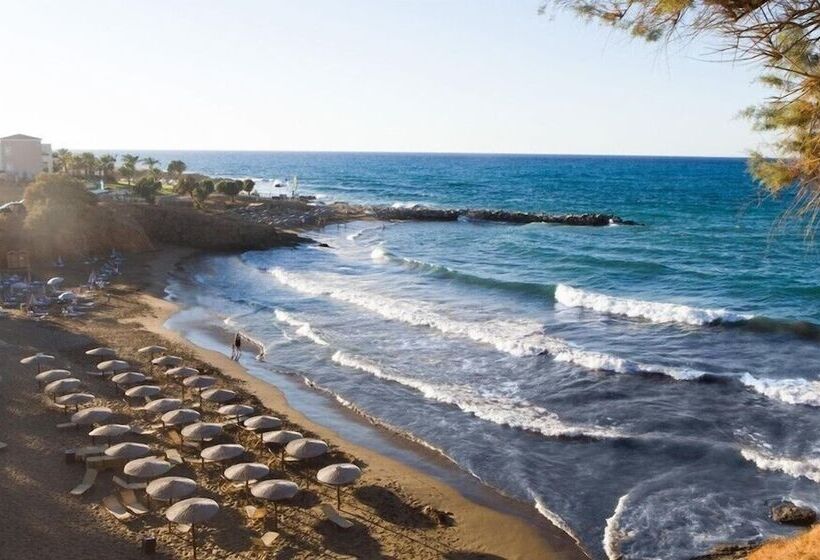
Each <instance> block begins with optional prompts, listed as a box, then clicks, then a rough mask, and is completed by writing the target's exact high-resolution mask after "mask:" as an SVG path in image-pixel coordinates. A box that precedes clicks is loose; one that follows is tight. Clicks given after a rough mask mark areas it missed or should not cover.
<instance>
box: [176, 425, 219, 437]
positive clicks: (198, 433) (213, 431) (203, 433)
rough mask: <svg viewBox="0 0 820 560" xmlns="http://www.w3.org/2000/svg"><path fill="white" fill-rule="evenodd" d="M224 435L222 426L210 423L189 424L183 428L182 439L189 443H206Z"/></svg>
mask: <svg viewBox="0 0 820 560" xmlns="http://www.w3.org/2000/svg"><path fill="white" fill-rule="evenodd" d="M221 433H222V426H221V425H220V424H211V423H208V422H196V423H195V424H189V425H188V426H185V427H184V428H182V431H181V432H180V434H181V435H182V439H183V440H185V439H187V440H189V441H206V440H209V439H213V438H215V437H216V436H218V435H219V434H221Z"/></svg>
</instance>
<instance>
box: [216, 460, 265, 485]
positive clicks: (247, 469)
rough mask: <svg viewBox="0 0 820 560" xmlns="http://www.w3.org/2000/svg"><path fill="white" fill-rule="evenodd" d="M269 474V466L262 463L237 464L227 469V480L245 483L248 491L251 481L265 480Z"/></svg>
mask: <svg viewBox="0 0 820 560" xmlns="http://www.w3.org/2000/svg"><path fill="white" fill-rule="evenodd" d="M269 473H270V469H269V468H268V466H267V465H263V464H262V463H237V464H236V465H231V466H230V467H228V468H227V469H225V478H227V479H228V480H233V481H235V482H244V483H245V490H246V491H247V490H248V489H249V485H250V482H251V480H259V479H261V478H265V477H266V476H268V474H269Z"/></svg>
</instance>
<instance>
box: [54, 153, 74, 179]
mask: <svg viewBox="0 0 820 560" xmlns="http://www.w3.org/2000/svg"><path fill="white" fill-rule="evenodd" d="M54 160H55V161H56V162H57V169H55V171H59V172H62V173H66V174H68V173H69V172H70V171H71V165H72V163H73V160H74V154H72V153H71V151H70V150H66V149H65V148H60V149H59V150H57V151H56V152H54Z"/></svg>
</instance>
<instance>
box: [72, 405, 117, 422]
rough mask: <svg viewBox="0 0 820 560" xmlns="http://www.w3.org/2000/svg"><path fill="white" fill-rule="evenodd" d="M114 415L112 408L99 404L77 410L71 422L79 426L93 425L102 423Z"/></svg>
mask: <svg viewBox="0 0 820 560" xmlns="http://www.w3.org/2000/svg"><path fill="white" fill-rule="evenodd" d="M113 415H114V412H113V411H112V410H111V409H110V408H107V407H104V406H98V407H92V408H86V409H84V410H81V411H79V412H75V413H74V414H73V415H72V416H71V422H72V423H74V424H77V425H78V426H91V425H92V424H102V423H103V422H105V421H107V420H108V419H109V418H111V417H112V416H113Z"/></svg>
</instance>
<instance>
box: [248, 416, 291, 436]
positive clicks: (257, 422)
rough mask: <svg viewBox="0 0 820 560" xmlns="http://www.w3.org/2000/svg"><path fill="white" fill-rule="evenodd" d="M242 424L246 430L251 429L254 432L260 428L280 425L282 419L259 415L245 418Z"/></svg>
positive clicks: (272, 427)
mask: <svg viewBox="0 0 820 560" xmlns="http://www.w3.org/2000/svg"><path fill="white" fill-rule="evenodd" d="M242 425H244V426H245V428H247V429H248V430H253V431H255V432H259V431H262V430H275V429H277V428H279V427H281V426H282V421H281V420H280V419H279V418H276V417H275V416H267V415H264V414H263V415H260V416H251V417H250V418H246V419H245V421H244V422H242Z"/></svg>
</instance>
